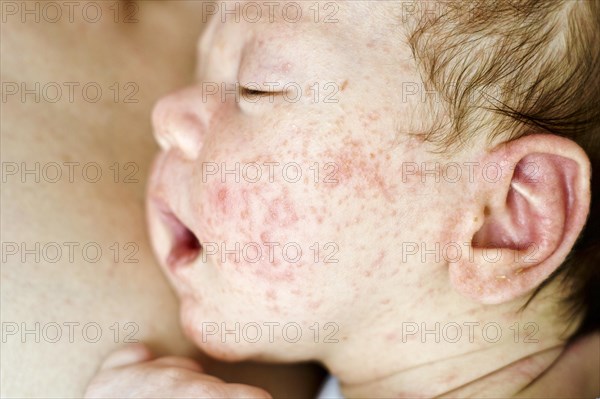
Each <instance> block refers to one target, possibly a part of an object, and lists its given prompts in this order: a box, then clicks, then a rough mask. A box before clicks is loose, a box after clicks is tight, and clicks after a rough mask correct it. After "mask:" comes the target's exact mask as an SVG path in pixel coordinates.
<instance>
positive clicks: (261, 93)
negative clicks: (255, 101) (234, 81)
mask: <svg viewBox="0 0 600 399" xmlns="http://www.w3.org/2000/svg"><path fill="white" fill-rule="evenodd" d="M240 94H241V95H242V96H248V97H252V96H268V95H273V94H275V92H271V91H262V90H255V89H250V88H248V87H244V86H240Z"/></svg>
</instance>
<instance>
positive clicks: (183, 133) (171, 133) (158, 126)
mask: <svg viewBox="0 0 600 399" xmlns="http://www.w3.org/2000/svg"><path fill="white" fill-rule="evenodd" d="M206 105H207V104H203V103H202V95H201V91H200V88H199V87H195V86H193V87H188V88H185V89H182V90H179V91H177V92H174V93H172V94H169V95H167V96H165V97H163V98H161V99H160V100H159V101H158V102H157V103H156V105H155V106H154V109H153V111H152V125H153V128H154V137H155V138H156V141H157V142H158V144H159V145H160V146H161V148H162V149H163V150H165V151H168V150H170V149H174V148H177V149H179V150H180V151H181V152H182V153H183V154H184V156H185V157H187V158H189V159H196V158H197V157H198V154H199V153H200V150H201V149H202V145H203V142H204V136H205V134H206V129H207V127H208V124H209V117H210V115H209V112H208V110H207V108H206Z"/></svg>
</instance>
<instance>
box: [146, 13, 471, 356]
mask: <svg viewBox="0 0 600 399" xmlns="http://www.w3.org/2000/svg"><path fill="white" fill-rule="evenodd" d="M347 6H348V5H347ZM351 11H352V10H346V11H343V12H344V13H346V12H351ZM349 23H350V22H349V20H346V21H345V22H341V23H340V24H336V25H335V26H333V25H332V26H319V25H315V24H312V23H310V24H286V23H285V22H281V21H280V22H279V23H275V24H244V23H240V24H227V23H226V24H220V23H219V21H212V23H211V25H210V26H209V28H208V29H207V33H206V37H205V38H204V39H203V45H204V46H205V47H203V48H202V49H201V51H202V52H204V53H205V57H206V58H205V60H204V62H203V63H202V64H201V67H200V68H199V72H198V74H199V78H200V79H201V80H202V81H205V82H219V81H225V82H235V81H236V80H237V77H238V68H239V75H240V79H239V80H240V82H244V81H252V82H261V81H275V82H278V81H282V82H290V81H291V82H298V83H299V84H301V87H308V88H310V89H311V90H304V96H303V97H302V98H301V99H300V101H298V102H289V101H288V102H286V101H283V100H282V98H281V97H280V96H275V97H274V98H273V102H272V103H271V102H269V100H264V101H259V102H258V103H249V102H245V101H244V100H243V99H241V100H240V101H239V102H236V101H235V99H234V98H233V96H229V97H225V99H224V100H223V101H222V99H223V97H222V93H220V92H219V93H217V94H214V95H212V96H209V97H206V99H205V98H203V92H202V90H201V88H198V87H196V86H194V87H191V88H188V89H185V90H183V91H180V92H176V93H173V94H171V95H170V96H167V97H165V98H164V99H163V100H161V102H160V103H159V104H158V105H157V107H156V108H155V111H154V115H153V121H154V125H155V130H156V132H157V134H160V135H161V140H159V141H160V142H161V143H163V144H164V143H165V142H166V143H167V144H166V145H163V149H164V154H163V155H161V156H160V157H161V158H163V159H166V161H165V162H158V163H157V165H158V166H157V168H159V169H160V172H159V171H156V172H155V174H154V175H155V177H154V178H153V180H152V185H151V187H150V189H149V192H150V195H151V196H152V195H158V196H160V197H164V198H165V199H166V201H168V202H169V203H170V204H171V205H172V206H173V207H174V208H175V209H174V210H175V213H176V214H177V215H178V217H179V218H180V219H181V220H182V222H184V223H185V224H186V226H188V227H189V228H190V229H191V230H192V231H193V232H194V233H195V235H196V236H197V237H198V239H199V240H200V242H201V243H204V244H206V243H215V244H217V245H219V246H220V247H219V251H218V253H217V254H214V255H208V256H206V257H205V259H200V260H198V261H197V262H195V263H194V264H193V265H192V266H190V267H187V268H185V269H184V270H181V271H180V273H179V275H178V276H177V278H175V279H174V284H175V285H176V288H177V290H178V292H179V293H180V296H181V297H182V321H183V323H184V324H188V325H187V326H186V331H187V332H188V333H189V335H190V336H191V337H192V338H193V339H194V340H195V341H196V342H197V343H198V344H199V345H200V346H201V347H203V348H204V349H206V350H208V351H209V352H212V353H213V354H218V355H220V356H223V357H226V358H228V359H233V358H236V359H242V358H246V357H260V358H269V359H271V358H273V359H295V360H299V359H306V358H315V357H318V353H319V349H318V345H315V344H314V342H312V341H313V340H311V337H310V336H308V334H307V335H306V336H305V337H303V340H302V341H300V342H299V343H296V345H294V346H293V347H292V348H288V349H286V350H285V351H283V352H281V351H278V350H276V348H277V345H278V344H281V342H279V341H277V342H276V343H270V344H266V346H265V344H254V345H244V343H243V342H242V343H239V344H236V345H234V344H231V343H223V342H221V340H214V341H209V342H205V341H204V340H203V338H202V331H201V328H200V327H199V325H201V323H202V322H203V321H216V322H221V321H226V322H232V323H233V322H235V321H239V322H243V321H244V320H246V321H253V320H269V321H283V320H293V321H300V320H304V321H306V323H308V325H310V324H312V323H314V322H319V323H326V322H335V323H337V325H339V326H340V328H341V333H344V334H348V335H351V334H352V331H357V330H360V329H368V328H369V325H368V324H366V319H365V325H363V326H359V325H357V324H356V323H357V322H356V320H357V319H356V317H355V315H359V314H369V313H371V310H372V306H373V305H372V304H385V305H386V306H397V305H398V304H403V305H402V307H403V308H404V306H407V305H406V304H409V303H411V302H412V300H413V299H414V297H415V293H414V292H413V290H414V289H415V288H414V286H412V285H411V284H412V282H413V280H414V277H411V276H410V275H409V276H408V277H407V276H406V275H405V274H406V271H407V270H408V269H407V267H406V266H407V265H408V264H411V263H416V264H418V265H419V267H421V268H430V267H443V266H444V262H443V261H438V262H427V263H426V264H422V263H421V261H420V259H419V258H418V257H415V258H413V259H403V255H402V251H400V249H401V248H402V244H403V243H404V242H428V243H433V242H436V241H439V239H440V237H441V236H440V232H439V231H438V230H436V229H435V227H430V224H428V223H427V221H426V220H427V219H428V220H435V219H436V215H435V211H433V212H432V211H431V210H430V209H429V206H428V204H426V203H425V202H423V201H422V199H423V198H424V196H427V195H428V193H430V192H431V184H422V183H421V182H420V180H419V179H418V177H416V176H410V178H409V179H407V181H405V182H403V181H402V177H401V171H402V162H421V161H423V160H429V158H430V157H431V155H430V154H429V153H427V151H426V148H424V144H423V143H415V140H414V138H411V137H409V136H404V135H403V134H402V133H400V132H399V129H398V126H402V127H408V126H410V125H411V124H412V122H411V120H410V119H409V118H408V117H407V116H408V115H410V114H411V107H412V106H413V104H410V103H407V102H403V101H402V98H401V96H400V93H399V91H398V90H397V87H401V85H402V82H404V81H406V80H411V79H412V80H414V79H417V78H418V76H419V75H418V72H417V71H416V68H414V66H413V68H412V69H409V68H408V67H406V66H405V64H406V63H405V62H404V61H403V58H404V59H405V58H407V57H408V56H409V54H410V50H409V49H408V48H406V47H405V48H401V47H399V48H398V51H397V52H395V54H392V53H388V52H387V51H385V48H387V45H386V46H383V47H378V46H375V45H374V43H375V42H376V41H374V39H373V38H372V37H371V34H372V33H371V30H370V29H367V28H366V27H362V28H360V27H359V28H357V27H354V26H353V27H351V26H349V25H348V24H349ZM247 33H251V37H253V38H254V39H253V40H250V41H249V42H248V44H247V46H248V50H247V51H246V52H243V51H242V50H243V49H242V48H241V47H239V46H238V45H237V44H236V45H233V44H232V43H234V42H235V43H238V42H239V41H240V40H238V38H239V37H241V36H244V35H246V34H247ZM313 36H314V37H313ZM300 37H303V39H302V40H300V39H299V38H300ZM288 40H289V41H288ZM378 40H379V39H378ZM290 43H295V45H290ZM329 43H335V46H334V47H332V48H331V49H330V51H331V53H327V52H326V49H327V48H329V47H331V46H329V45H328V44H329ZM356 43H362V46H358V47H357V46H356ZM390 45H391V42H390ZM219 46H222V47H219ZM349 48H352V49H355V48H357V49H359V50H357V51H359V53H358V54H353V55H351V56H350V55H349V53H348V51H347V49H349ZM223 49H227V51H223ZM242 54H243V55H242ZM325 59H326V60H327V64H328V65H330V67H328V68H327V70H325V71H323V70H322V69H321V65H323V60H325ZM377 60H380V61H381V62H377ZM384 61H385V62H384ZM367 64H368V65H369V68H373V66H376V67H375V69H371V70H370V69H368V68H366V67H365V65H367ZM398 65H404V66H402V67H401V68H400V69H401V70H403V71H404V72H403V74H398V73H397V68H398ZM217 66H224V67H221V68H219V67H217ZM315 74H318V75H320V76H321V78H320V81H318V82H317V83H318V84H319V87H320V90H321V92H320V96H321V97H320V98H317V101H315V96H314V94H315V91H314V83H315V81H314V75H315ZM328 82H335V83H336V85H337V88H338V90H337V95H336V100H337V101H335V102H326V101H324V99H325V97H324V96H325V91H324V89H323V87H324V85H325V83H328ZM390 104H395V105H394V107H390ZM392 110H393V112H392ZM188 114H191V115H192V116H193V117H192V116H188V117H185V118H183V117H182V116H181V117H180V116H179V115H188ZM179 120H185V121H186V124H185V125H182V129H183V127H185V130H178V125H177V121H179ZM190 121H196V125H195V126H191V127H190V123H191V122H190ZM400 131H403V129H400ZM179 135H182V136H181V138H180V136H179ZM163 136H164V137H163ZM189 143H192V144H189ZM180 146H188V147H187V149H186V148H180ZM166 154H168V155H166ZM250 162H255V163H257V164H259V165H262V164H264V163H269V162H277V163H279V166H275V167H274V172H273V173H272V176H271V175H270V174H269V169H268V168H267V167H263V168H262V172H263V174H262V178H261V179H259V181H257V182H249V181H247V180H245V179H244V178H239V177H240V176H241V168H242V167H243V165H244V164H245V163H250ZM292 162H294V163H297V164H298V165H300V167H301V170H302V173H303V175H302V179H299V180H298V181H297V182H291V181H289V180H290V179H289V176H285V175H283V170H282V166H283V165H286V164H288V163H292ZM206 163H211V164H212V165H218V166H219V169H221V168H226V169H227V171H232V170H233V171H235V170H236V169H235V166H236V165H239V167H240V173H238V175H239V176H238V180H237V181H236V176H235V174H232V173H229V174H224V175H221V174H220V173H217V174H215V175H208V176H207V175H206V174H203V165H205V164H206ZM315 163H316V165H317V166H316V167H315ZM223 164H225V166H224V167H222V165H223ZM290 173H291V172H290ZM271 179H272V181H271ZM436 190H438V191H439V190H440V189H439V188H436ZM447 190H448V192H452V191H454V190H460V187H459V186H458V185H454V186H448V187H447ZM439 212H440V213H442V210H441V209H439ZM443 214H444V217H452V212H448V210H445V211H443ZM424 215H428V216H427V219H425V218H424ZM438 217H440V216H438ZM455 217H456V218H459V217H460V216H459V214H458V212H457V213H456V216H455ZM150 220H151V227H152V224H153V222H152V217H150ZM450 227H451V226H450ZM450 231H451V228H450V229H449V230H446V231H445V232H444V233H445V234H450ZM236 243H237V244H238V245H239V246H240V248H243V247H244V246H245V245H246V244H250V243H252V244H258V245H259V246H260V247H261V249H262V251H263V252H262V256H261V257H260V259H259V260H258V261H252V262H251V261H248V260H247V259H244V257H241V258H242V259H236V258H235V256H233V255H232V254H225V255H223V254H222V252H226V251H225V250H227V251H231V250H232V249H235V248H236ZM265 243H272V245H275V246H274V247H272V248H273V250H272V253H269V248H268V247H267V246H266V245H265ZM288 243H293V244H295V245H296V246H298V247H300V248H301V250H302V257H301V258H300V259H298V260H294V261H289V258H290V257H288V258H285V257H284V256H282V255H283V254H282V249H283V247H284V245H286V244H288ZM326 244H330V246H329V247H326ZM155 246H156V247H157V252H158V253H159V257H160V255H161V251H165V249H161V248H163V247H164V244H161V243H156V242H155ZM247 248H249V249H248V251H250V250H252V252H249V253H252V254H254V253H255V248H254V247H252V248H250V247H247ZM315 248H317V249H318V252H316V250H315ZM224 249H225V250H224ZM288 249H289V248H288ZM289 254H290V255H291V257H293V255H294V254H295V251H292V249H289ZM327 256H329V259H330V260H334V261H336V262H335V263H324V259H325V258H326V257H327ZM252 260H254V259H252ZM367 280H368V281H367ZM334 281H335V287H336V289H335V291H332V290H331V289H329V287H330V286H331V283H332V282H334ZM257 292H263V293H264V294H262V295H260V294H256V293H257ZM200 298H201V299H200ZM394 304H395V305H394ZM348 309H353V312H348ZM408 315H409V314H408V312H407V316H408ZM279 340H280V337H279Z"/></svg>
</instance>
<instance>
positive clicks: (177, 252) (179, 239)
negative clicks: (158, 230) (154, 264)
mask: <svg viewBox="0 0 600 399" xmlns="http://www.w3.org/2000/svg"><path fill="white" fill-rule="evenodd" d="M155 204H156V205H157V209H158V213H159V214H160V219H161V220H162V221H163V223H164V225H165V226H166V228H167V230H168V232H169V235H170V236H171V243H170V248H169V252H168V254H167V259H166V263H167V266H168V267H169V268H170V269H171V270H174V269H176V268H178V267H180V266H183V265H186V264H190V263H192V262H193V261H194V260H196V259H197V257H198V255H200V252H201V250H202V245H201V244H200V241H199V240H198V238H197V237H196V235H195V234H194V232H193V231H192V230H191V229H190V228H188V227H187V226H186V225H185V224H184V223H183V222H182V221H181V219H180V218H179V217H177V216H176V215H175V213H174V212H173V210H172V208H170V207H169V206H168V205H166V204H165V203H163V202H160V201H155Z"/></svg>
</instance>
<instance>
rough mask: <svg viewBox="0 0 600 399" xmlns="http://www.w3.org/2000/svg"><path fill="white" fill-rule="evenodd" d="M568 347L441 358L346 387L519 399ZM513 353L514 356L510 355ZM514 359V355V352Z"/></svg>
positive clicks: (397, 394) (349, 391) (378, 392)
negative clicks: (523, 391)
mask: <svg viewBox="0 0 600 399" xmlns="http://www.w3.org/2000/svg"><path fill="white" fill-rule="evenodd" d="M564 348H565V345H563V344H560V343H555V344H554V345H550V346H549V347H546V348H543V347H540V348H539V349H537V350H535V351H534V352H533V353H527V354H521V355H517V354H516V353H514V348H512V347H510V348H506V347H501V346H499V347H494V348H490V349H483V350H478V351H474V352H470V353H464V354H461V355H457V356H453V357H449V358H439V359H437V360H435V361H432V362H428V363H426V364H420V365H416V366H414V367H411V368H409V369H403V370H398V371H396V372H394V373H393V374H390V375H387V376H384V377H378V378H376V379H374V380H371V381H369V380H366V379H365V380H362V381H361V382H360V383H357V384H354V383H352V382H349V383H348V382H346V381H345V380H344V376H339V377H340V380H341V381H342V391H343V393H344V395H345V396H346V397H394V398H403V397H404V398H417V397H420V398H429V397H437V396H451V397H461V398H467V397H481V396H482V395H484V396H486V397H496V398H498V397H505V398H509V397H514V396H516V395H517V394H518V393H519V392H520V391H522V390H523V389H525V388H529V387H530V386H531V385H532V384H534V383H535V380H536V379H537V378H538V377H539V376H540V375H542V374H543V373H544V372H546V371H547V370H549V369H550V368H551V367H552V366H553V365H554V364H555V362H556V360H557V359H559V357H560V356H561V354H562V353H563V350H564ZM510 351H513V353H512V354H511V355H512V356H507V352H510ZM509 354H510V353H509Z"/></svg>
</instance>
